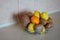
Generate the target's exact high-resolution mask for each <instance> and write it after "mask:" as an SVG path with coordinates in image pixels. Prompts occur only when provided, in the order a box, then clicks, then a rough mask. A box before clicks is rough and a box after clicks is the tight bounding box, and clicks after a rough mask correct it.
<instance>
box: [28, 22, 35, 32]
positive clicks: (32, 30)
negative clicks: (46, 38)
mask: <svg viewBox="0 0 60 40" xmlns="http://www.w3.org/2000/svg"><path fill="white" fill-rule="evenodd" d="M28 32H29V33H34V32H35V30H34V24H33V23H30V24H29V25H28Z"/></svg>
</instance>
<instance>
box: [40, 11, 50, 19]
mask: <svg viewBox="0 0 60 40" xmlns="http://www.w3.org/2000/svg"><path fill="white" fill-rule="evenodd" d="M41 18H42V19H44V20H48V18H49V16H48V14H47V12H42V13H41Z"/></svg>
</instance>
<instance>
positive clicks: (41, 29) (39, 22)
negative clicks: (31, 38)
mask: <svg viewBox="0 0 60 40" xmlns="http://www.w3.org/2000/svg"><path fill="white" fill-rule="evenodd" d="M19 21H20V23H21V25H22V27H23V29H25V30H26V31H27V32H29V33H32V34H34V33H38V34H44V33H46V31H48V30H49V29H50V28H51V27H52V24H53V23H52V19H51V18H50V17H49V16H48V14H47V12H42V13H40V12H39V11H37V10H35V11H34V13H32V12H28V11H27V12H22V13H20V15H19Z"/></svg>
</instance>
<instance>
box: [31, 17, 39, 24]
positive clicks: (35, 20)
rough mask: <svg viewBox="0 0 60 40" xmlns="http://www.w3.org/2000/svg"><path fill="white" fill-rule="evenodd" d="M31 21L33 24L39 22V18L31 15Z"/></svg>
mask: <svg viewBox="0 0 60 40" xmlns="http://www.w3.org/2000/svg"><path fill="white" fill-rule="evenodd" d="M31 22H32V23H33V24H39V18H38V17H36V16H32V17H31Z"/></svg>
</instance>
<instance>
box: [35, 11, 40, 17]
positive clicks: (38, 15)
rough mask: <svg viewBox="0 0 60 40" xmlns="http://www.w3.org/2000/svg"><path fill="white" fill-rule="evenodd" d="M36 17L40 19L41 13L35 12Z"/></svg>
mask: <svg viewBox="0 0 60 40" xmlns="http://www.w3.org/2000/svg"><path fill="white" fill-rule="evenodd" d="M34 16H37V17H38V18H40V12H39V11H38V10H35V11H34Z"/></svg>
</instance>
